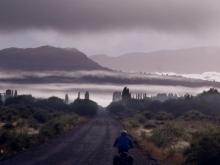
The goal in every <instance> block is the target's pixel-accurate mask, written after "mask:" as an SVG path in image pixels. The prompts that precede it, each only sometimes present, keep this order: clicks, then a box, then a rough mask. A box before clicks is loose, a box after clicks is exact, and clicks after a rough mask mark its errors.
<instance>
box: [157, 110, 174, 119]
mask: <svg viewBox="0 0 220 165" xmlns="http://www.w3.org/2000/svg"><path fill="white" fill-rule="evenodd" d="M173 118H174V116H173V115H172V114H171V113H168V112H163V111H162V112H158V113H157V114H156V119H157V120H172V119H173Z"/></svg>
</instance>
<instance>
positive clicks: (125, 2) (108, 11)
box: [0, 0, 220, 32]
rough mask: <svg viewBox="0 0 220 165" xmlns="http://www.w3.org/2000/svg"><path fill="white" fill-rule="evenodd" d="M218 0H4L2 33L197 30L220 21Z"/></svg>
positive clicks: (0, 7)
mask: <svg viewBox="0 0 220 165" xmlns="http://www.w3.org/2000/svg"><path fill="white" fill-rule="evenodd" d="M216 6H220V2H218V1H217V0H212V1H210V0H193V1H192V0H184V1H182V0H1V1H0V30H1V31H17V30H27V29H54V30H58V31H61V32H79V31H98V30H124V29H136V28H138V29H139V28H141V29H153V30H157V31H167V32H168V31H192V30H193V31H198V30H202V29H206V28H207V27H208V26H211V24H212V23H213V22H217V20H218V19H219V18H218V16H219V13H218V10H219V8H220V7H219V8H218V7H216Z"/></svg>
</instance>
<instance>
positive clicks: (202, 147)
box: [185, 132, 220, 165]
mask: <svg viewBox="0 0 220 165" xmlns="http://www.w3.org/2000/svg"><path fill="white" fill-rule="evenodd" d="M185 155H186V156H187V160H186V163H187V164H197V165H209V164H210V165H219V164H220V132H218V133H206V134H203V135H201V136H200V137H198V136H196V137H194V141H193V142H192V144H191V147H190V148H189V149H188V150H187V151H186V152H185Z"/></svg>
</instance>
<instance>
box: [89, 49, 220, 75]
mask: <svg viewBox="0 0 220 165" xmlns="http://www.w3.org/2000/svg"><path fill="white" fill-rule="evenodd" d="M90 58H91V59H93V60H94V61H96V62H97V63H99V64H100V65H103V66H106V67H109V68H112V69H117V70H122V71H138V72H176V73H203V72H208V71H216V72H220V47H198V48H189V49H180V50H162V51H156V52H149V53H129V54H124V55H122V56H119V57H109V56H106V55H96V56H91V57H90Z"/></svg>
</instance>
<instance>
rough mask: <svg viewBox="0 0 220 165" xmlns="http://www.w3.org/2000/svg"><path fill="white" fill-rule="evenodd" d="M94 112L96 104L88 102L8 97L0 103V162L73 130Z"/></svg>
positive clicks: (96, 108) (55, 98)
mask: <svg viewBox="0 0 220 165" xmlns="http://www.w3.org/2000/svg"><path fill="white" fill-rule="evenodd" d="M97 110H98V105H97V104H96V103H95V102H93V101H90V100H79V99H78V100H75V101H74V102H73V103H71V104H65V103H64V101H63V100H62V99H60V98H57V97H51V98H48V99H36V98H33V97H31V96H18V97H13V98H8V99H7V100H6V102H5V103H4V104H3V103H2V102H1V103H0V160H2V159H6V158H8V157H10V156H12V155H14V154H16V153H18V152H21V151H24V150H27V149H28V148H30V147H31V146H33V145H37V144H40V143H43V142H45V141H47V140H49V139H51V138H53V137H55V136H57V135H59V134H61V133H64V132H66V131H68V130H70V129H72V128H74V127H75V126H77V125H79V124H80V123H83V122H85V121H86V120H87V119H88V118H90V117H92V116H94V115H95V114H96V112H97Z"/></svg>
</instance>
